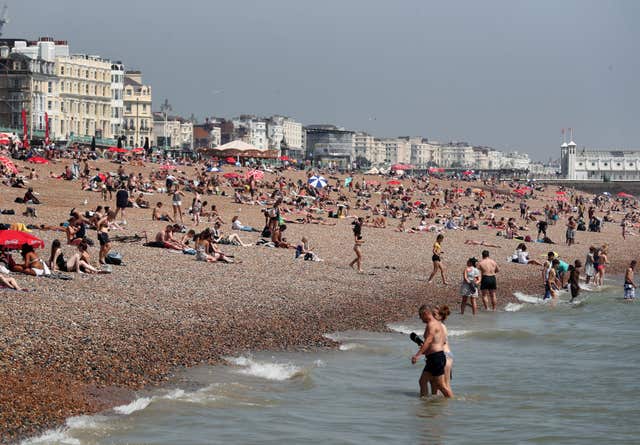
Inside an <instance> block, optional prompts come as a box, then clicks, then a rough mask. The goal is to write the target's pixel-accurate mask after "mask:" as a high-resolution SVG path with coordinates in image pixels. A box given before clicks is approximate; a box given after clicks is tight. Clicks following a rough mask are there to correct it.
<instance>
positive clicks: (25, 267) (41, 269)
mask: <svg viewBox="0 0 640 445" xmlns="http://www.w3.org/2000/svg"><path fill="white" fill-rule="evenodd" d="M20 254H21V255H22V259H23V261H24V263H23V264H16V265H15V266H14V267H13V269H12V270H11V271H12V272H18V273H23V274H25V275H32V276H34V277H40V276H43V275H49V274H50V273H51V272H50V271H49V268H48V267H47V265H46V264H45V263H44V261H42V260H41V259H40V258H39V257H38V255H37V254H36V252H35V250H34V248H33V246H30V245H29V244H23V245H22V249H21V250H20Z"/></svg>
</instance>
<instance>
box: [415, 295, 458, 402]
mask: <svg viewBox="0 0 640 445" xmlns="http://www.w3.org/2000/svg"><path fill="white" fill-rule="evenodd" d="M418 315H419V316H420V319H421V320H422V321H423V322H425V323H426V324H427V327H426V329H425V331H424V342H423V343H422V346H420V349H419V350H418V352H416V354H415V355H414V356H412V357H411V363H413V364H414V365H415V364H416V362H417V361H418V359H419V358H420V357H421V356H422V355H425V359H426V360H427V364H426V365H425V367H424V369H423V370H422V375H421V376H420V380H419V383H420V397H426V396H428V395H429V384H431V392H432V394H436V393H437V392H438V391H440V392H442V394H443V395H444V396H445V397H453V392H452V391H451V388H450V387H449V385H447V383H446V381H445V378H444V368H445V366H446V364H447V356H446V355H445V353H444V343H445V341H446V335H445V333H444V329H443V327H442V323H441V322H439V321H438V320H436V319H435V318H434V316H433V313H432V312H431V310H430V309H429V307H428V306H427V305H422V306H420V309H418Z"/></svg>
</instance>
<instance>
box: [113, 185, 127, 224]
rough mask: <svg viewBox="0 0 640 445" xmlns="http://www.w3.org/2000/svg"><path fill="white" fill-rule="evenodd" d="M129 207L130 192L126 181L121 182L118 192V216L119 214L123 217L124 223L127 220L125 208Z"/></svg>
mask: <svg viewBox="0 0 640 445" xmlns="http://www.w3.org/2000/svg"><path fill="white" fill-rule="evenodd" d="M127 207H129V192H128V191H127V189H126V188H125V184H124V182H121V183H120V187H119V190H118V191H117V192H116V218H117V217H118V214H120V216H121V217H122V224H126V223H127V220H126V218H125V215H124V209H126V208H127Z"/></svg>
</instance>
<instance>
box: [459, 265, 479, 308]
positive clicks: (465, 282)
mask: <svg viewBox="0 0 640 445" xmlns="http://www.w3.org/2000/svg"><path fill="white" fill-rule="evenodd" d="M477 265H478V260H477V259H476V258H469V260H467V267H465V269H464V271H463V272H462V285H461V286H460V296H461V297H462V302H461V303H460V314H462V315H464V310H465V308H466V307H467V305H469V303H468V302H467V301H468V300H469V299H471V305H470V306H471V312H472V313H473V315H476V313H477V311H478V305H477V299H478V286H479V285H480V271H479V270H478V269H477V268H476V266H477Z"/></svg>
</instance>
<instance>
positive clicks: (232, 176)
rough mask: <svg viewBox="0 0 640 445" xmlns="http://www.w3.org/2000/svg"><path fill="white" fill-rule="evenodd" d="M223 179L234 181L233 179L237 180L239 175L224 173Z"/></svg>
mask: <svg viewBox="0 0 640 445" xmlns="http://www.w3.org/2000/svg"><path fill="white" fill-rule="evenodd" d="M222 177H223V178H227V179H235V178H239V177H240V175H239V174H238V173H233V172H232V173H225V174H224V175H222Z"/></svg>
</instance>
